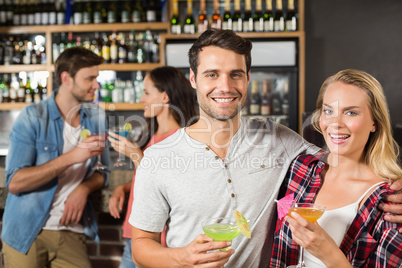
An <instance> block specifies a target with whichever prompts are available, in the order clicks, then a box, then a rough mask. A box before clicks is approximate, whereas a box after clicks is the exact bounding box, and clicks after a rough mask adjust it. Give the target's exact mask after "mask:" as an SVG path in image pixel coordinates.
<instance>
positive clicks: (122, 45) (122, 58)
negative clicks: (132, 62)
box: [118, 33, 127, 63]
mask: <svg viewBox="0 0 402 268" xmlns="http://www.w3.org/2000/svg"><path fill="white" fill-rule="evenodd" d="M119 40H120V42H119V44H118V58H119V63H126V62H127V45H126V35H125V34H124V33H119Z"/></svg>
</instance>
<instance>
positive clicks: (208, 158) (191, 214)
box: [129, 119, 319, 268]
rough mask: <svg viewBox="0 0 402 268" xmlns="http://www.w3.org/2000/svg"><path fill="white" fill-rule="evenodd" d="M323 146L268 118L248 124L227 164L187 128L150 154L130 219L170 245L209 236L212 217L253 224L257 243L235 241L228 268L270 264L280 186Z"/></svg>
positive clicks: (232, 145)
mask: <svg viewBox="0 0 402 268" xmlns="http://www.w3.org/2000/svg"><path fill="white" fill-rule="evenodd" d="M318 150H319V148H317V147H315V146H314V145H312V144H310V143H308V142H306V141H304V140H303V139H302V138H301V137H300V136H299V135H298V134H297V133H295V132H293V131H292V130H290V129H288V128H286V127H284V126H282V125H277V124H275V123H273V122H271V121H269V120H266V121H265V120H264V121H261V120H248V119H241V126H240V128H239V130H238V131H237V133H236V134H235V135H234V136H233V138H232V140H231V142H230V146H229V150H228V152H227V155H226V159H225V161H224V162H223V161H222V160H221V159H220V158H219V157H218V156H217V155H216V154H215V153H214V152H213V151H212V150H210V149H209V148H208V146H207V145H206V144H204V143H201V142H198V141H196V140H194V139H192V138H190V137H189V136H188V135H187V134H186V132H185V130H184V129H180V130H179V131H177V132H176V133H175V134H173V135H172V136H170V137H169V138H167V139H165V140H164V141H162V142H160V143H157V144H155V145H153V146H151V147H150V148H149V149H147V150H146V151H145V153H144V158H143V159H142V160H141V164H140V166H139V168H138V170H137V174H136V180H135V187H134V202H133V206H132V212H131V215H130V219H129V222H130V224H131V225H133V226H135V227H136V228H138V229H141V230H144V231H149V232H162V231H163V229H164V227H165V225H166V226H167V232H166V242H167V245H168V246H169V247H183V246H185V245H187V244H188V243H190V242H191V241H192V240H193V239H194V238H196V237H197V236H198V235H199V234H202V233H204V232H203V230H202V227H201V221H202V220H203V219H205V218H215V217H234V211H235V210H238V211H240V212H241V213H242V214H243V215H244V216H245V217H246V218H247V219H248V220H250V227H251V239H247V238H246V237H244V236H243V235H239V236H238V237H237V238H235V239H233V241H232V248H234V250H235V253H234V255H232V256H231V257H230V260H229V262H228V263H227V264H226V265H225V267H242V268H244V267H268V264H269V259H270V255H271V248H272V243H273V233H274V228H275V223H276V203H275V202H274V199H275V198H277V195H278V192H279V189H280V186H281V184H282V181H283V179H284V177H285V175H286V172H287V170H288V167H289V165H290V163H291V161H292V160H293V159H294V158H295V157H296V156H297V155H298V154H300V153H310V154H314V153H316V152H317V151H318Z"/></svg>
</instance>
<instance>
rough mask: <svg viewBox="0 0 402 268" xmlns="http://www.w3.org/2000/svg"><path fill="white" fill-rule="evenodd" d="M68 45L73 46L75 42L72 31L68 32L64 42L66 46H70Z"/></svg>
mask: <svg viewBox="0 0 402 268" xmlns="http://www.w3.org/2000/svg"><path fill="white" fill-rule="evenodd" d="M70 47H75V43H74V40H73V33H72V32H69V33H68V36H67V44H66V48H70Z"/></svg>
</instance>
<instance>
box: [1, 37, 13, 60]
mask: <svg viewBox="0 0 402 268" xmlns="http://www.w3.org/2000/svg"><path fill="white" fill-rule="evenodd" d="M13 53H14V48H13V44H12V41H11V40H10V39H7V40H6V42H5V43H4V57H3V58H4V65H6V66H7V65H11V64H12V63H13V62H12V60H13Z"/></svg>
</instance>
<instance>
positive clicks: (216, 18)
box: [211, 0, 222, 29]
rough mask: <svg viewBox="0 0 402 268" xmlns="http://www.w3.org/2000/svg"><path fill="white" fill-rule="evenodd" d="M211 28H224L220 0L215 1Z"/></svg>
mask: <svg viewBox="0 0 402 268" xmlns="http://www.w3.org/2000/svg"><path fill="white" fill-rule="evenodd" d="M211 28H216V29H221V28H222V18H221V14H220V12H219V0H214V12H213V13H212V23H211Z"/></svg>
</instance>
